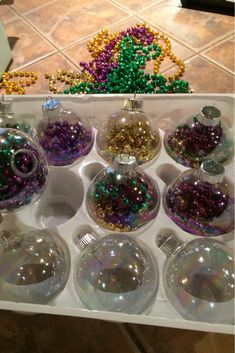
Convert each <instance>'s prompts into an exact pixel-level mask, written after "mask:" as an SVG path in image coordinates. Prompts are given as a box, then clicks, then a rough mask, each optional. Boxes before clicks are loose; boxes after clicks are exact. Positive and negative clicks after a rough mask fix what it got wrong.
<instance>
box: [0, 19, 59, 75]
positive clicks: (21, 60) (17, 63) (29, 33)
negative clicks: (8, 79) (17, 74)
mask: <svg viewBox="0 0 235 353" xmlns="http://www.w3.org/2000/svg"><path fill="white" fill-rule="evenodd" d="M5 30H6V34H7V36H8V37H9V43H10V46H11V48H12V57H13V63H12V65H11V66H10V68H9V70H13V69H16V68H18V67H21V66H25V65H27V64H29V63H31V62H32V61H34V60H37V59H40V58H42V57H43V56H44V55H47V54H50V53H52V52H54V51H55V49H54V47H53V46H52V45H51V44H50V43H48V42H47V41H46V40H45V39H43V38H42V37H41V36H40V35H39V34H38V33H37V32H36V31H35V30H33V29H32V28H31V27H30V26H29V25H28V24H27V23H25V22H23V21H22V20H20V19H19V20H15V21H11V22H9V23H7V24H6V25H5Z"/></svg>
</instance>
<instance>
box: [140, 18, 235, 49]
mask: <svg viewBox="0 0 235 353" xmlns="http://www.w3.org/2000/svg"><path fill="white" fill-rule="evenodd" d="M136 17H138V18H139V19H140V20H141V21H145V22H146V23H147V24H148V25H150V26H152V27H155V28H158V29H159V30H161V31H162V32H163V33H165V34H167V35H169V36H170V37H172V38H173V39H174V40H176V41H177V42H179V43H180V44H182V45H184V46H185V47H187V48H188V49H190V50H193V51H194V52H196V53H200V52H201V51H203V50H205V49H208V48H209V47H210V46H211V45H214V44H216V43H219V42H220V41H221V40H224V39H226V38H227V37H229V36H231V35H232V34H233V33H234V30H233V29H232V30H230V31H228V32H227V33H226V34H224V35H221V36H220V37H217V39H214V40H211V41H210V42H209V43H208V44H206V45H204V46H202V47H199V48H194V47H192V46H191V45H190V44H188V43H185V41H184V40H183V39H181V38H178V37H177V36H175V35H174V34H172V33H171V32H168V31H167V29H164V28H163V27H161V26H158V25H157V24H154V23H153V22H152V21H151V20H148V19H147V18H145V17H144V16H141V14H140V13H137V14H136Z"/></svg>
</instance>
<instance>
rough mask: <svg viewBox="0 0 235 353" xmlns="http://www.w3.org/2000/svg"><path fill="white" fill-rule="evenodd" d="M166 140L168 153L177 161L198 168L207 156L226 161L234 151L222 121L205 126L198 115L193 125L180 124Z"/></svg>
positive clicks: (221, 161) (220, 161)
mask: <svg viewBox="0 0 235 353" xmlns="http://www.w3.org/2000/svg"><path fill="white" fill-rule="evenodd" d="M164 142H165V148H166V151H167V153H168V154H169V155H170V156H171V157H172V158H173V159H174V160H175V161H176V162H178V163H180V164H183V165H185V166H186V167H192V168H198V167H199V166H200V164H201V163H202V162H203V161H204V160H205V159H206V158H213V160H215V161H217V162H219V163H224V162H226V161H227V160H228V159H229V158H230V157H231V155H232V153H233V142H232V141H231V140H230V139H229V138H228V137H227V136H226V135H225V133H224V131H223V128H222V126H221V123H219V124H218V125H216V126H205V125H204V124H202V123H200V122H199V121H198V119H197V117H194V120H193V124H192V125H191V126H190V125H187V124H185V125H180V126H178V127H177V129H176V130H175V131H174V133H173V134H168V136H167V137H166V139H165V141H164Z"/></svg>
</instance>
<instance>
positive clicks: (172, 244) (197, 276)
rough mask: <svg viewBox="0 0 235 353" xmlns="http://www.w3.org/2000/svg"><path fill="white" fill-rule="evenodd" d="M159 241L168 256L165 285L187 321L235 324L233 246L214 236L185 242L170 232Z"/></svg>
mask: <svg viewBox="0 0 235 353" xmlns="http://www.w3.org/2000/svg"><path fill="white" fill-rule="evenodd" d="M157 242H158V246H159V248H160V249H161V250H162V251H163V252H164V253H165V255H166V257H167V258H166V263H165V266H164V268H163V285H164V289H165V293H166V296H167V297H168V299H169V301H170V303H171V304H172V305H173V306H174V308H175V309H176V310H177V311H178V312H179V313H180V314H181V315H182V316H183V317H184V318H186V319H188V320H197V321H205V322H211V323H222V324H233V323H234V257H233V252H232V249H231V248H230V247H229V246H227V245H225V244H224V243H222V242H220V241H217V240H215V239H212V238H198V239H194V240H192V241H190V242H189V243H182V242H181V240H180V239H178V238H177V237H176V236H175V235H170V236H166V237H161V236H159V237H158V239H157Z"/></svg>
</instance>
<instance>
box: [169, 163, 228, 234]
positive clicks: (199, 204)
mask: <svg viewBox="0 0 235 353" xmlns="http://www.w3.org/2000/svg"><path fill="white" fill-rule="evenodd" d="M224 172H225V169H224V167H223V166H222V165H221V164H219V163H217V162H214V161H213V160H208V161H205V162H203V163H202V164H201V166H200V168H199V169H196V170H195V169H189V170H187V171H185V172H183V173H182V174H180V175H179V176H178V177H177V178H176V180H174V181H173V182H172V183H171V184H170V185H169V186H168V187H167V189H166V191H165V194H164V197H163V205H164V208H165V211H166V214H167V215H168V216H169V217H170V218H171V219H172V221H173V222H175V223H176V224H177V225H178V226H179V227H181V228H182V229H183V230H185V231H186V232H188V233H191V234H195V235H200V236H205V237H210V236H217V235H222V234H226V233H229V232H231V231H232V230H233V229H234V195H233V187H231V185H230V184H229V183H228V182H227V181H226V180H225V178H224Z"/></svg>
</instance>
